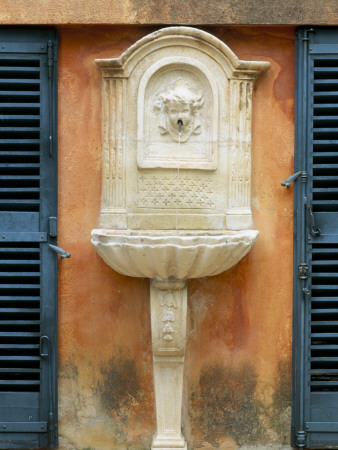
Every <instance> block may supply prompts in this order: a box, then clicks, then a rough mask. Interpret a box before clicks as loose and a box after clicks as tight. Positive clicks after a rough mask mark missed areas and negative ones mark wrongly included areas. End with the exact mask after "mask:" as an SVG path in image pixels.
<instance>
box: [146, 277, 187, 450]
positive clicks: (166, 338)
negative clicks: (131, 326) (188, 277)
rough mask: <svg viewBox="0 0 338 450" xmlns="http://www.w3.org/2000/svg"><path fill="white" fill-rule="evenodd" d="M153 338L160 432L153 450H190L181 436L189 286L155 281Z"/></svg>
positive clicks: (158, 427)
mask: <svg viewBox="0 0 338 450" xmlns="http://www.w3.org/2000/svg"><path fill="white" fill-rule="evenodd" d="M150 305H151V334H152V350H153V367H154V382H155V398H156V421H157V430H156V434H155V436H154V439H153V443H152V447H151V448H152V449H161V450H165V449H170V450H176V449H177V450H178V449H186V448H187V443H186V441H185V439H184V437H183V435H182V432H181V411H182V391H183V371H184V370H183V369H184V356H185V346H186V339H185V336H186V321H187V283H186V282H185V281H176V280H174V281H167V280H163V281H162V280H152V281H151V286H150Z"/></svg>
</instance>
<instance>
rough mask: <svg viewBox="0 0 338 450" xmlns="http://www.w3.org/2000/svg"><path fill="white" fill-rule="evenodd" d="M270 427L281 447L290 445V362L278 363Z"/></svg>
mask: <svg viewBox="0 0 338 450" xmlns="http://www.w3.org/2000/svg"><path fill="white" fill-rule="evenodd" d="M269 417H270V423H271V427H272V428H273V429H274V430H275V432H276V433H277V435H278V438H279V439H278V441H279V442H280V443H281V444H283V445H288V444H289V443H290V423H291V362H290V361H279V363H278V377H277V383H276V386H275V392H274V394H273V396H272V409H271V412H270V414H269Z"/></svg>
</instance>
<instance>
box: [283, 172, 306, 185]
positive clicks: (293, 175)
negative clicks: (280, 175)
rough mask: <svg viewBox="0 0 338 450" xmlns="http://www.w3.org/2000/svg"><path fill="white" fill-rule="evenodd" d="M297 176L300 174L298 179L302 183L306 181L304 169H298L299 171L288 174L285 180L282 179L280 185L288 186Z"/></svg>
mask: <svg viewBox="0 0 338 450" xmlns="http://www.w3.org/2000/svg"><path fill="white" fill-rule="evenodd" d="M299 176H300V181H301V182H302V183H305V182H306V181H307V173H306V172H305V171H304V170H300V171H299V172H296V173H294V174H292V175H290V176H289V177H287V179H286V180H283V181H282V182H281V185H282V186H286V187H289V186H290V183H292V181H295V180H297V178H298V177H299Z"/></svg>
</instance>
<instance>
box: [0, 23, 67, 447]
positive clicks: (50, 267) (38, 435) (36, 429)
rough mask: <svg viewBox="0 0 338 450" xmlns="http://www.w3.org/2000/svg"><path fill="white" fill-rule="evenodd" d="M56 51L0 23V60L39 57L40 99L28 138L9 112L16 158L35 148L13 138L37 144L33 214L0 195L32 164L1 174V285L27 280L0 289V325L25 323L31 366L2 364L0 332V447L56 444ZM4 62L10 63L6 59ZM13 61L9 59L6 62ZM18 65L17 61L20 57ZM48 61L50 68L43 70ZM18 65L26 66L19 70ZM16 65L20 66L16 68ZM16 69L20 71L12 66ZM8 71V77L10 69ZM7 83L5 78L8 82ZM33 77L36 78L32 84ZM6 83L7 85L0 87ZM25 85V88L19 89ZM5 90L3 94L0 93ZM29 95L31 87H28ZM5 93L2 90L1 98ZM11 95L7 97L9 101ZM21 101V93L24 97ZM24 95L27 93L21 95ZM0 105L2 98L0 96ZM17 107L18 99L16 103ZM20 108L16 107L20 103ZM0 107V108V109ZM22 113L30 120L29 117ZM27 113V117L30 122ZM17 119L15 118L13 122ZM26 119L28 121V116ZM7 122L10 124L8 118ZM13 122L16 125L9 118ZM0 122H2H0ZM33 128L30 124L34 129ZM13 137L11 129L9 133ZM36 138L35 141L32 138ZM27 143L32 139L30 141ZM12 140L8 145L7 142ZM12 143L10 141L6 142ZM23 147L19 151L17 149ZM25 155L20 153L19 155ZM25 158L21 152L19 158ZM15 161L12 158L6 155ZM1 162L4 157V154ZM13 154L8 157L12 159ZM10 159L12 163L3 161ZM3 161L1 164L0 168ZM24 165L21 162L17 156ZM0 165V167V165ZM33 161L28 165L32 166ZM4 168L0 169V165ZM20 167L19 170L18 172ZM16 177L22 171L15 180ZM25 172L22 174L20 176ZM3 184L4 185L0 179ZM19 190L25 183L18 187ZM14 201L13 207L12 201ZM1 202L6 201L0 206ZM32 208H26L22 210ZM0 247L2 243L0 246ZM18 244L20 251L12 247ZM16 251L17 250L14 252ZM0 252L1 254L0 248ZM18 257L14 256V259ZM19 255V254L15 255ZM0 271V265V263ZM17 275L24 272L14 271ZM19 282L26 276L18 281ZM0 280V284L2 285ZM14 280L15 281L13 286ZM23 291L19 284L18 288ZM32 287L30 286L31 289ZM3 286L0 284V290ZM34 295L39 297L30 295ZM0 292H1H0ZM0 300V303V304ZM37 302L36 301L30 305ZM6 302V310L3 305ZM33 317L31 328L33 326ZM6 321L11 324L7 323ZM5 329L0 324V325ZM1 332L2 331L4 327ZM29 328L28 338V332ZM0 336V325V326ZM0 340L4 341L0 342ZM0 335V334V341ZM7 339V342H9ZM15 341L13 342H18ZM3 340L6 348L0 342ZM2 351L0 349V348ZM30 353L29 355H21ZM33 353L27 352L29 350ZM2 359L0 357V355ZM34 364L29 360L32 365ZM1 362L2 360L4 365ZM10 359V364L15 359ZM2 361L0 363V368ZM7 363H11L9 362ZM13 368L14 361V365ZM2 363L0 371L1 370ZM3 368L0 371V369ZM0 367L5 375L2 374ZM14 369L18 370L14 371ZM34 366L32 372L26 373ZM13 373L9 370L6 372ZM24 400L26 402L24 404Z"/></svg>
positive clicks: (50, 33)
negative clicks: (52, 224)
mask: <svg viewBox="0 0 338 450" xmlns="http://www.w3.org/2000/svg"><path fill="white" fill-rule="evenodd" d="M48 43H52V51H53V61H52V62H53V65H49V64H48V55H47V52H48ZM57 51H58V38H57V32H56V31H55V30H29V29H25V30H24V29H22V30H20V29H10V28H8V29H3V30H1V29H0V62H1V59H2V60H4V59H5V60H7V59H8V60H10V59H11V58H12V60H13V61H14V60H16V61H19V60H20V59H21V60H33V59H34V58H36V60H40V61H41V63H40V73H41V77H40V83H41V84H40V101H41V111H40V116H41V122H40V124H39V125H38V126H39V129H40V130H41V131H40V138H38V139H36V138H34V139H35V141H34V139H32V138H31V136H29V133H33V130H32V128H31V127H36V126H37V125H36V123H35V124H30V123H28V124H27V125H26V123H24V122H25V121H26V122H27V119H25V117H24V116H22V114H25V113H24V112H23V113H22V114H20V113H19V112H20V111H19V112H18V113H17V115H16V119H15V120H17V123H18V125H17V128H16V129H15V133H18V134H19V133H20V132H23V133H26V134H27V133H28V138H26V140H22V139H21V140H20V141H18V144H19V145H18V149H16V151H17V152H18V156H17V158H18V160H20V158H23V161H29V158H33V157H35V156H34V155H35V154H36V150H34V151H30V150H29V151H27V148H23V151H21V150H20V145H21V146H22V145H38V146H39V148H38V153H39V173H38V172H37V174H38V175H37V176H35V175H30V177H31V179H32V180H33V178H34V177H36V179H38V181H39V183H40V185H39V192H40V194H39V195H40V199H39V203H38V204H39V206H38V213H36V209H34V208H35V207H32V208H31V209H29V208H30V206H29V204H33V202H30V201H26V200H20V201H19V203H18V201H17V200H15V201H14V202H9V201H7V200H6V201H2V203H1V198H4V197H3V196H5V198H6V195H7V194H8V195H9V198H17V197H18V196H19V195H21V193H18V189H17V188H16V183H17V179H18V176H19V175H16V173H18V174H20V173H23V174H24V175H25V170H35V169H34V168H33V169H29V168H28V169H20V168H19V169H16V168H15V167H14V168H13V170H17V172H15V176H14V177H13V176H12V175H10V176H12V178H13V181H11V180H9V181H8V179H9V177H10V176H9V177H8V176H7V180H6V182H7V186H10V188H9V189H8V188H5V189H3V190H1V189H0V195H2V197H0V205H1V204H2V206H0V208H1V209H2V210H3V211H4V212H5V214H2V215H1V213H0V263H1V255H2V261H4V260H3V257H4V255H6V256H5V258H6V259H5V263H6V264H8V267H7V268H6V264H5V266H4V265H2V266H0V267H5V270H6V274H7V276H6V277H5V278H3V280H5V281H3V283H4V284H5V283H6V285H9V284H10V282H11V280H14V283H15V280H20V277H26V278H27V277H28V278H27V283H28V284H27V285H24V284H22V286H26V288H25V289H28V288H30V289H28V291H27V292H28V294H29V295H28V296H27V293H26V294H25V295H24V297H26V299H25V298H23V297H22V296H19V297H14V296H13V295H12V293H11V291H8V292H9V297H8V300H4V298H5V297H4V296H2V297H1V294H0V315H1V311H3V312H6V311H7V312H6V314H7V315H6V314H5V316H6V319H7V316H8V318H12V317H14V321H13V320H12V319H11V320H9V319H8V320H7V322H6V323H5V322H4V321H2V322H1V319H0V323H1V326H3V327H7V328H6V330H7V331H6V333H7V335H8V336H10V334H11V333H12V334H13V332H12V330H14V329H18V330H23V329H24V328H20V327H22V326H25V327H26V328H27V332H26V331H25V332H24V331H16V333H17V334H18V333H19V334H20V336H21V337H20V339H21V338H22V339H33V341H26V342H33V343H32V344H29V345H26V344H25V349H26V350H25V352H26V353H27V356H23V357H21V356H20V358H21V360H26V363H25V365H26V366H27V364H28V366H27V367H32V368H28V369H19V370H18V369H14V368H13V369H9V368H6V367H11V365H10V364H11V363H7V362H6V361H7V360H8V361H10V359H8V358H12V359H14V361H16V360H17V357H15V356H13V357H12V356H11V357H7V356H6V357H3V358H2V359H1V354H6V352H7V353H8V352H9V354H12V353H11V352H14V353H13V354H14V355H15V352H19V351H21V350H16V347H18V344H15V343H14V341H12V340H11V339H12V338H11V337H5V338H4V339H5V341H4V342H7V344H3V346H2V347H1V344H0V380H1V376H2V377H3V376H6V377H7V378H8V380H9V381H8V382H7V383H9V385H10V387H9V388H8V390H7V391H6V382H3V385H2V387H1V384H0V449H1V448H3V449H10V448H15V449H19V448H21V449H29V448H55V447H57V445H58V442H57V387H56V384H57V383H56V373H57V256H56V255H55V253H54V252H52V251H51V250H50V249H49V247H48V244H49V243H51V244H54V245H55V244H56V243H57V241H56V236H50V235H49V228H48V227H49V217H56V215H57V123H56V122H57ZM10 64H11V62H10ZM13 64H14V63H13ZM22 65H24V63H23V64H22ZM49 67H51V68H52V70H50V69H49ZM22 70H26V69H22ZM22 70H21V72H22ZM4 71H5V73H9V74H11V73H12V74H13V73H15V71H14V70H11V71H10V70H7V71H6V69H2V75H1V67H0V86H1V76H2V77H3V78H4V76H3V73H4ZM17 72H18V74H20V70H18V71H17ZM26 72H27V73H29V72H34V70H30V69H29V70H27V71H26ZM49 75H52V78H51V79H50V80H49ZM12 77H13V76H12ZM22 78H23V77H21V79H20V78H19V79H18V83H17V86H22V85H24V86H25V88H24V89H21V88H20V89H19V87H18V88H16V87H14V90H15V89H17V90H19V91H20V95H21V96H22V97H21V98H23V99H24V100H25V97H24V96H25V95H27V96H28V97H29V95H31V94H29V93H28V92H27V89H26V87H28V90H29V89H32V88H30V87H29V85H30V84H32V83H33V80H32V82H30V81H29V80H28V82H27V83H26V82H25V81H24V80H22ZM8 83H9V84H8V86H9V87H8V91H10V92H9V94H8V98H9V100H10V101H11V102H14V100H15V97H12V98H11V95H12V92H13V95H15V92H14V91H12V86H11V83H10V81H8ZM12 84H13V83H12ZM35 84H36V83H35ZM6 89H7V88H6ZM26 92H27V94H26ZM3 95H6V93H3ZM34 95H36V93H34ZM4 98H5V97H4ZM13 99H14V100H13ZM50 100H52V103H53V104H52V105H50ZM25 101H26V100H25ZM27 101H28V100H27ZM3 104H4V103H3ZM24 106H25V105H24ZM0 108H1V87H0ZM23 111H24V108H23ZM1 113H2V110H1V111H0V115H1ZM10 113H11V111H9V114H6V117H5V116H4V113H3V114H2V117H5V119H6V120H7V122H8V123H10V117H11V116H10ZM29 120H30V119H29ZM33 120H35V119H32V121H33ZM21 121H23V122H22V123H21ZM32 123H33V122H32ZM9 126H12V124H10V125H9ZM14 126H16V125H15V124H14ZM3 128H5V127H3ZM3 128H1V127H0V157H1V156H4V157H6V155H4V154H1V142H4V141H1V136H5V139H6V133H10V128H9V129H8V128H6V129H3ZM34 133H35V131H34ZM8 136H9V139H8V142H11V139H12V137H11V136H10V134H9V135H8ZM50 136H53V138H54V139H53V141H52V146H51V147H50V144H49V142H50V139H49V137H50ZM14 139H15V136H14ZM36 141H38V144H35V142H36ZM30 142H32V144H30ZM11 145H12V144H11ZM14 145H17V144H14ZM24 152H26V153H24ZM25 155H27V158H26V156H25ZM25 158H26V159H25ZM12 159H13V160H15V158H12ZM4 161H5V163H4V164H5V165H6V159H4ZM16 162H17V161H15V163H14V165H15V164H16ZM10 163H12V162H11V161H10ZM4 164H3V166H2V167H5V165H4ZM23 164H25V162H24V163H23ZM0 167H1V166H0ZM8 167H9V164H8V165H7V167H5V168H4V169H3V172H2V174H5V175H4V176H3V177H2V179H4V178H6V174H7V173H10V170H11V168H10V169H8ZM32 167H33V165H32ZM6 171H7V172H6ZM20 171H21V172H20ZM23 178H24V177H22V179H23ZM26 178H27V177H26ZM8 183H9V184H8ZM24 183H26V181H24V182H23V184H22V185H23V186H29V185H28V184H24ZM29 183H35V181H29ZM0 188H1V175H0ZM20 189H21V190H23V191H25V189H26V188H20ZM26 191H27V194H26V193H24V195H25V196H26V197H28V198H29V196H33V195H35V194H32V192H33V193H34V192H36V191H37V189H36V188H33V189H32V188H27V189H26ZM20 202H21V205H22V204H24V205H27V204H28V212H27V213H25V210H24V209H23V208H25V207H26V206H20ZM16 205H19V206H16ZM8 208H12V210H9V211H10V212H7V213H6V211H7V209H8ZM29 211H32V212H29ZM1 246H2V247H1ZM20 249H21V251H20ZM34 249H36V250H37V249H38V251H39V255H40V262H39V264H38V266H39V267H40V270H39V286H40V288H39V295H38V297H36V295H37V293H36V292H35V293H34V295H30V293H31V292H33V291H34V290H33V289H31V287H32V284H30V283H31V280H32V279H33V278H32V277H33V276H35V274H34V272H32V271H33V270H36V269H33V267H35V266H34V264H35V263H34V261H35V260H34V259H32V258H36V256H34V257H33V254H34V252H35V254H36V255H37V253H36V251H35V250H34ZM22 250H23V251H22ZM1 252H2V253H1ZM20 258H21V259H20ZM22 258H23V260H22ZM11 267H18V268H16V269H13V272H10V270H11ZM0 272H1V270H0ZM22 279H24V278H22ZM25 282H26V281H25ZM4 284H3V285H2V286H4ZM20 286H21V285H20ZM22 290H23V288H22ZM35 290H36V289H35ZM1 292H2V293H3V292H6V291H5V290H4V289H3V290H2V291H1ZM36 298H38V299H39V300H36ZM6 299H7V297H6ZM1 302H2V303H1ZM1 305H5V306H3V309H1ZM26 305H27V306H26ZM37 305H39V306H38V307H37ZM6 308H7V309H6ZM37 311H39V318H38V321H37V320H36V319H34V320H27V317H30V316H33V315H35V316H36V317H38V316H37V314H38V313H37ZM37 323H38V328H36V327H37ZM13 327H14V328H13ZM30 327H35V331H34V333H32V331H30ZM4 329H5V328H4ZM0 330H1V328H0ZM4 333H5V332H4ZM33 334H34V336H35V337H34V338H33V337H30V336H32V335H33ZM0 336H1V332H0ZM46 337H48V339H49V342H50V347H49V351H48V353H49V355H48V357H46V356H42V357H40V356H39V354H40V340H41V339H42V340H43V339H44V338H46ZM6 340H7V341H6ZM0 342H1V341H0ZM11 342H13V343H11ZM20 345H21V344H20ZM5 346H7V349H6V348H5V349H4V347H5ZM43 346H44V348H43V349H42V352H43V353H47V352H46V341H44V343H43ZM1 351H2V352H5V353H1ZM29 354H32V356H29ZM33 355H34V356H33ZM3 359H5V360H6V361H5V362H3V363H2V365H1V362H2V360H3ZM30 361H36V363H38V364H39V366H40V369H39V371H41V377H40V380H39V381H38V384H37V381H34V380H35V379H36V378H34V377H36V373H37V369H33V367H35V366H32V365H30V364H33V363H31V362H30ZM36 363H34V364H36ZM8 364H9V366H8ZM15 364H17V363H16V362H15ZM1 367H3V369H1ZM13 367H15V366H13ZM18 367H19V366H18ZM1 370H2V373H1ZM4 371H5V372H4ZM4 373H5V375H4ZM12 373H15V377H19V378H15V379H13V381H10V380H11V379H12V378H11V376H12V375H11V374H12ZM20 373H23V374H22V375H20ZM34 373H35V375H34ZM29 374H32V375H31V376H32V377H33V378H32V381H31V382H30V381H28V380H27V379H26V380H25V379H22V381H20V376H21V377H27V376H30V375H29ZM13 377H14V375H13ZM15 380H16V381H15ZM30 405H31V406H30Z"/></svg>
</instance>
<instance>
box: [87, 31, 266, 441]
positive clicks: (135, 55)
mask: <svg viewBox="0 0 338 450" xmlns="http://www.w3.org/2000/svg"><path fill="white" fill-rule="evenodd" d="M96 62H97V64H98V66H99V67H100V68H101V70H102V73H103V77H104V86H103V104H104V107H103V136H104V142H103V197H102V209H101V215H100V226H101V228H100V229H97V230H93V231H92V243H93V245H94V247H95V249H96V250H97V252H98V253H99V255H100V256H101V257H102V258H103V259H104V261H105V262H106V263H107V264H108V265H109V266H110V267H112V268H113V269H114V270H116V271H117V272H120V273H122V274H123V275H128V276H133V277H147V278H150V279H151V285H150V304H151V330H152V350H153V365H154V387H155V403H156V432H155V434H154V438H153V442H152V447H151V448H152V450H155V449H159V450H179V449H180V450H186V449H187V443H186V441H185V438H184V436H183V435H182V430H181V429H182V426H181V414H182V391H183V370H184V358H185V349H186V315H187V281H186V280H187V279H189V278H197V277H203V276H211V275H217V274H219V273H221V272H223V271H225V270H228V269H229V268H231V267H232V266H233V265H235V264H236V263H237V262H238V261H239V260H240V259H241V258H243V256H245V255H246V254H247V253H248V252H249V250H250V248H251V246H252V245H253V243H254V242H255V240H256V238H257V235H258V232H257V231H255V230H254V229H253V223H252V217H251V209H250V184H251V97H252V88H253V82H254V79H255V77H256V76H257V75H258V74H259V72H261V71H262V70H264V69H265V68H266V67H267V66H268V63H265V62H255V61H250V62H249V61H240V60H238V59H237V57H236V56H235V55H234V54H233V53H232V52H231V50H230V49H229V48H228V47H227V46H226V45H225V44H224V43H222V42H221V41H219V40H218V39H216V38H215V37H213V36H211V35H210V34H208V33H205V32H203V31H201V30H196V29H193V28H187V27H174V28H166V29H163V30H160V31H158V32H156V33H152V34H150V35H149V36H147V37H145V38H144V39H141V40H140V41H139V42H137V43H136V44H135V45H133V46H132V47H130V48H129V49H128V50H127V51H126V52H125V53H124V54H123V55H121V56H120V57H119V58H114V59H108V60H98V61H96Z"/></svg>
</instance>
